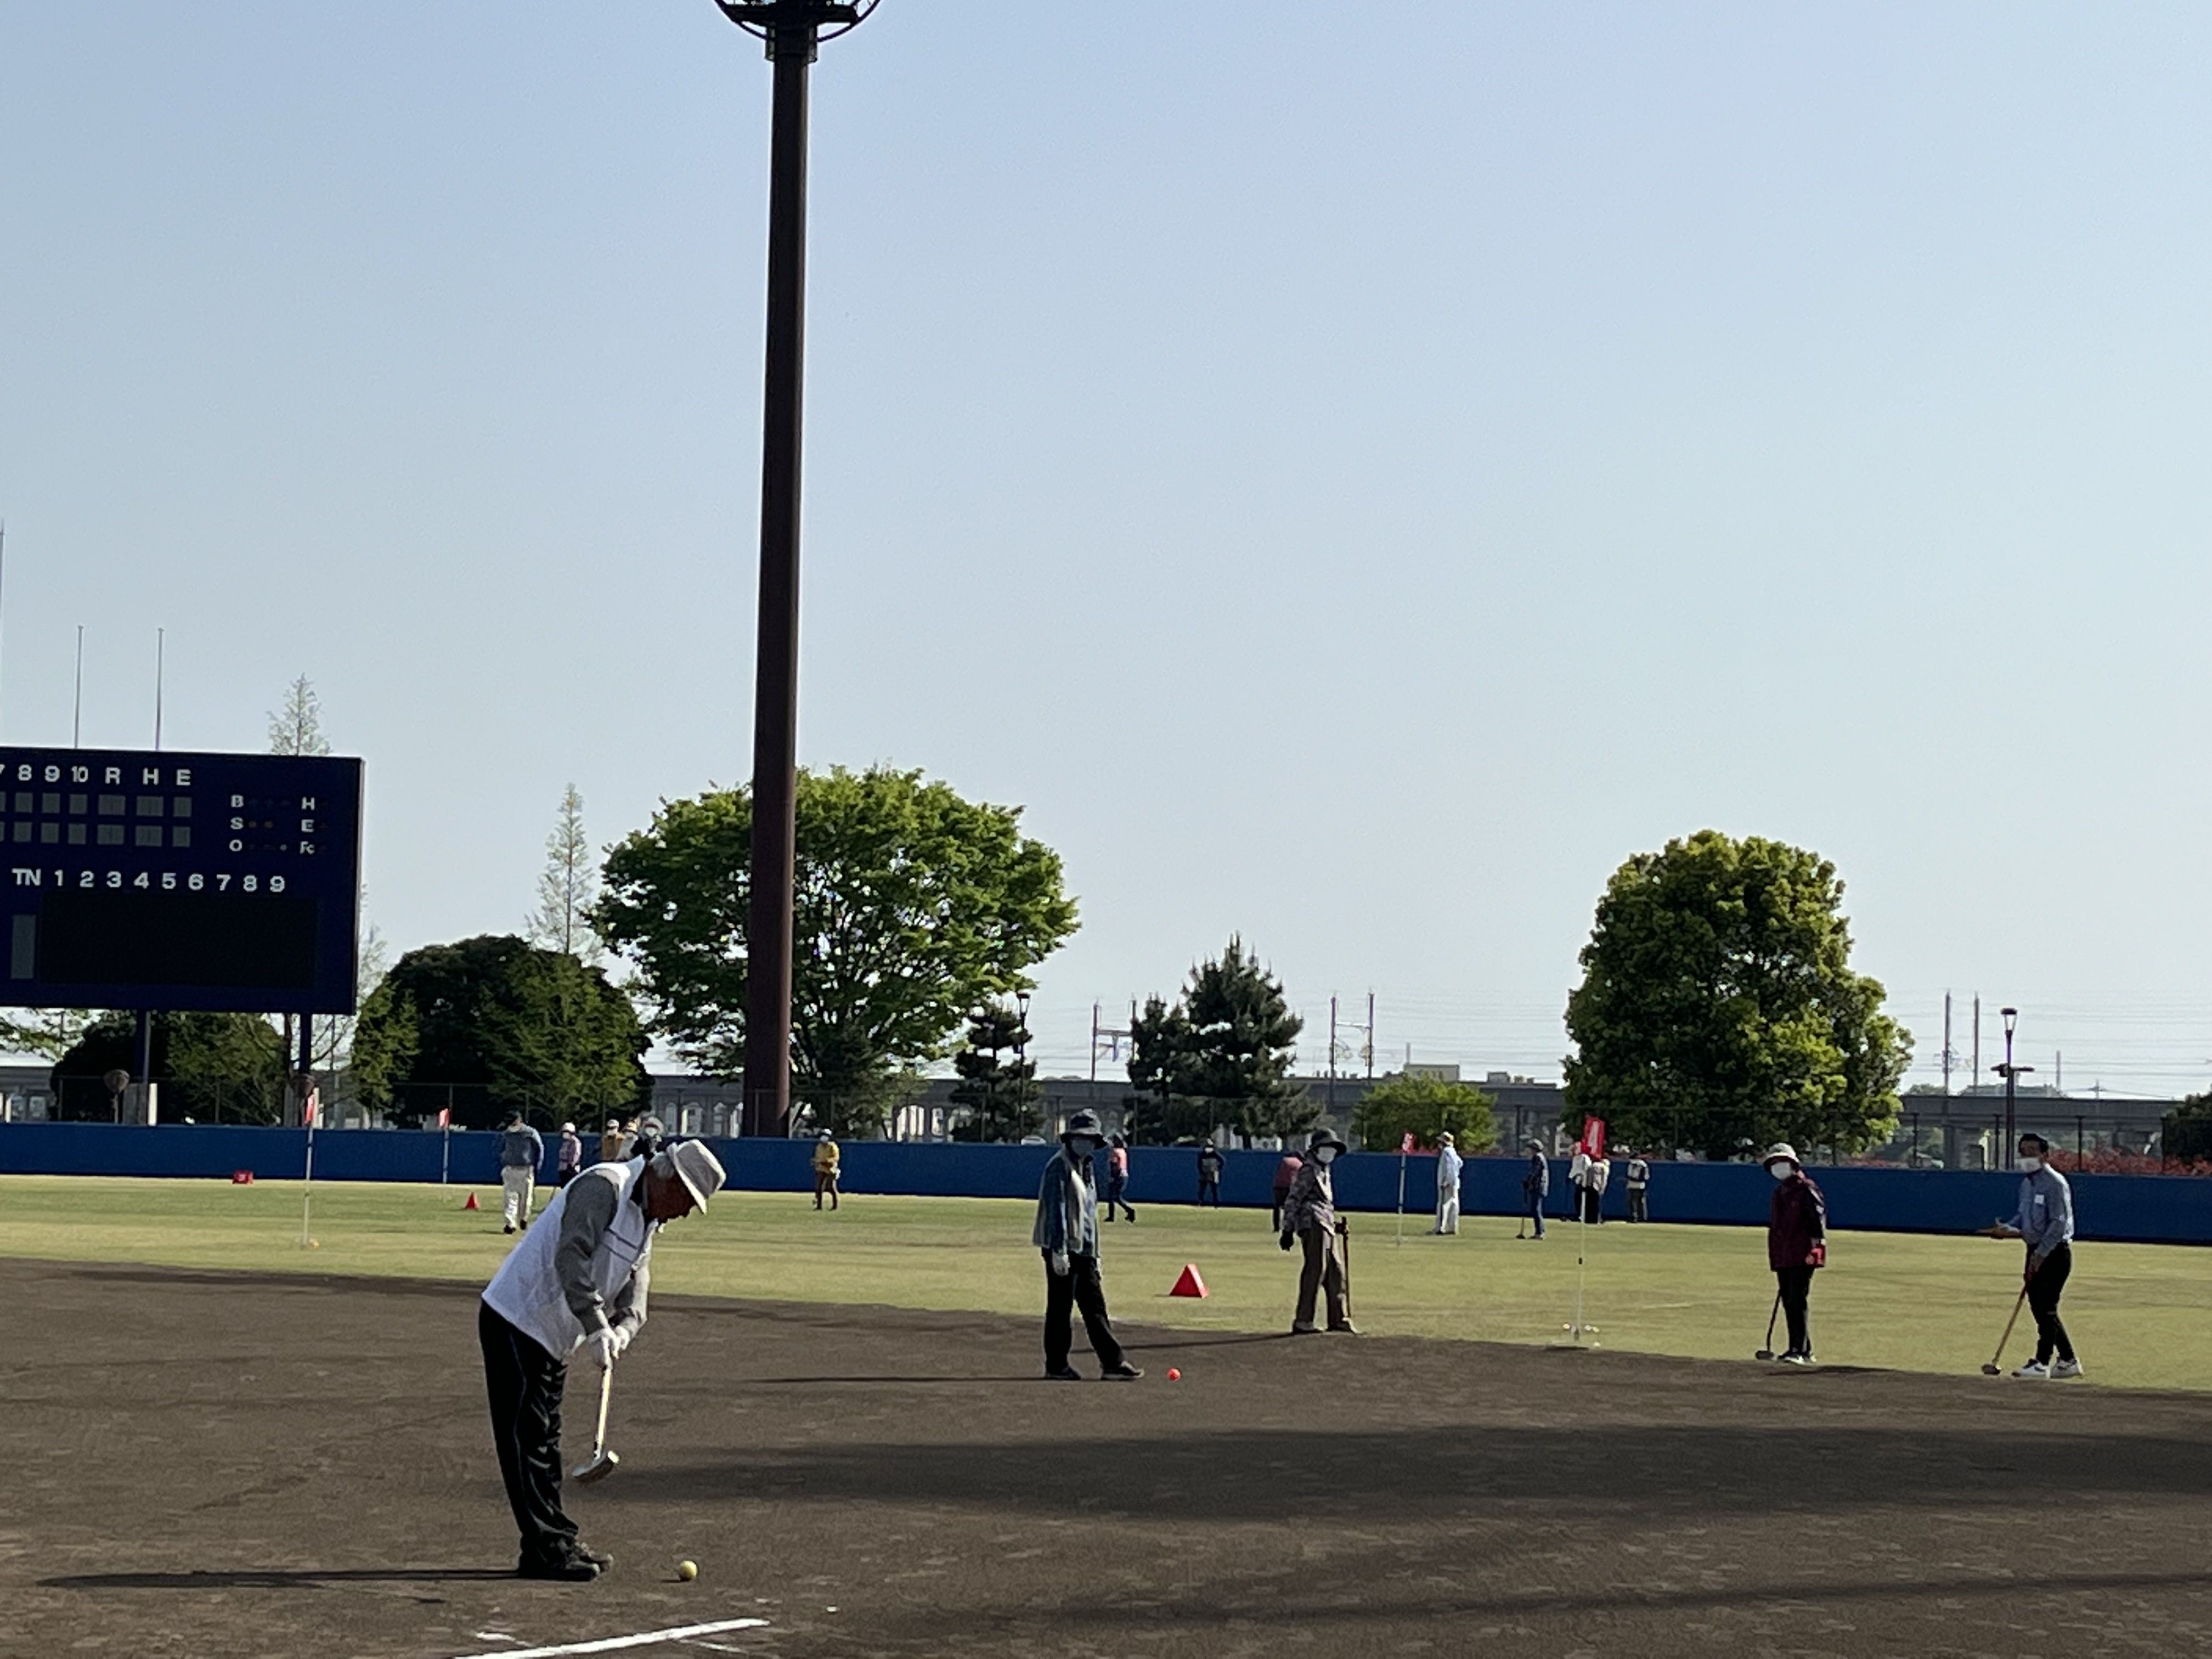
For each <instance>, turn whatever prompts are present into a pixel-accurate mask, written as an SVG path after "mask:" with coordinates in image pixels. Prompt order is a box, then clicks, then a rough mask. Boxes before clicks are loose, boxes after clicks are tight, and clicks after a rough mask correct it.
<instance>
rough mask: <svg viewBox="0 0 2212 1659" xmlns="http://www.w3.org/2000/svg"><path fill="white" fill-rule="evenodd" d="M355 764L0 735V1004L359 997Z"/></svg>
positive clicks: (308, 1001) (274, 1004)
mask: <svg viewBox="0 0 2212 1659" xmlns="http://www.w3.org/2000/svg"><path fill="white" fill-rule="evenodd" d="M361 775H362V768H361V763H360V762H359V761H357V760H340V759H337V758H335V757H329V756H319V755H317V756H299V757H294V756H289V755H189V754H183V753H179V752H176V751H173V750H162V751H149V752H143V753H142V752H136V751H131V750H112V749H0V850H4V852H5V854H6V865H7V877H6V884H5V886H4V887H0V906H4V908H5V912H6V914H5V915H4V916H0V948H4V950H5V951H6V972H5V974H4V975H0V1006H13V1007H33V1008H154V1009H162V1008H166V1009H179V1010H186V1009H192V1010H230V1011H234V1012H240V1013H257V1014H260V1013H291V1014H345V1013H351V1012H353V1011H354V1001H355V953H356V949H357V947H358V944H359V941H358V939H356V932H357V929H358V927H359V920H360V897H361Z"/></svg>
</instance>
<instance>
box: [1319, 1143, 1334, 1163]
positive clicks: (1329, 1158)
mask: <svg viewBox="0 0 2212 1659" xmlns="http://www.w3.org/2000/svg"><path fill="white" fill-rule="evenodd" d="M1314 1162H1315V1163H1316V1164H1334V1163H1335V1162H1336V1148H1335V1147H1334V1146H1316V1147H1315V1148H1314Z"/></svg>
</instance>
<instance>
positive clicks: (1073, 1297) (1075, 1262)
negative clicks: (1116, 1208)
mask: <svg viewBox="0 0 2212 1659" xmlns="http://www.w3.org/2000/svg"><path fill="white" fill-rule="evenodd" d="M1078 1308H1080V1309H1082V1310H1083V1328H1084V1330H1085V1332H1086V1333H1087V1334H1089V1336H1090V1338H1091V1352H1093V1353H1095V1354H1097V1356H1098V1363H1099V1364H1100V1365H1101V1366H1103V1368H1104V1369H1106V1370H1113V1369H1114V1367H1115V1366H1116V1365H1118V1364H1121V1344H1120V1343H1119V1342H1117V1341H1115V1339H1114V1322H1113V1321H1112V1320H1110V1319H1109V1318H1108V1317H1107V1316H1106V1286H1105V1285H1104V1283H1103V1281H1102V1280H1101V1279H1099V1277H1098V1258H1097V1256H1095V1255H1073V1256H1070V1257H1069V1258H1068V1259H1067V1271H1066V1273H1064V1274H1063V1273H1054V1272H1053V1270H1052V1260H1051V1258H1050V1256H1049V1255H1048V1256H1047V1257H1046V1259H1045V1268H1044V1368H1045V1370H1048V1371H1056V1370H1060V1368H1061V1367H1062V1366H1064V1365H1066V1364H1067V1351H1068V1348H1069V1347H1070V1346H1072V1345H1073V1342H1074V1340H1075V1321H1074V1318H1073V1315H1074V1311H1075V1310H1076V1309H1078Z"/></svg>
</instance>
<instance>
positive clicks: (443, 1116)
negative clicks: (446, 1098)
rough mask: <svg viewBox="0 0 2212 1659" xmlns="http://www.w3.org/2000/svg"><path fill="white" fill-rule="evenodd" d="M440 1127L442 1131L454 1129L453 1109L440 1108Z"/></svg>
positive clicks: (447, 1107) (448, 1107)
mask: <svg viewBox="0 0 2212 1659" xmlns="http://www.w3.org/2000/svg"><path fill="white" fill-rule="evenodd" d="M438 1127H440V1128H441V1129H450V1128H452V1127H453V1108H452V1107H450V1106H441V1107H440V1108H438Z"/></svg>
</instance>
